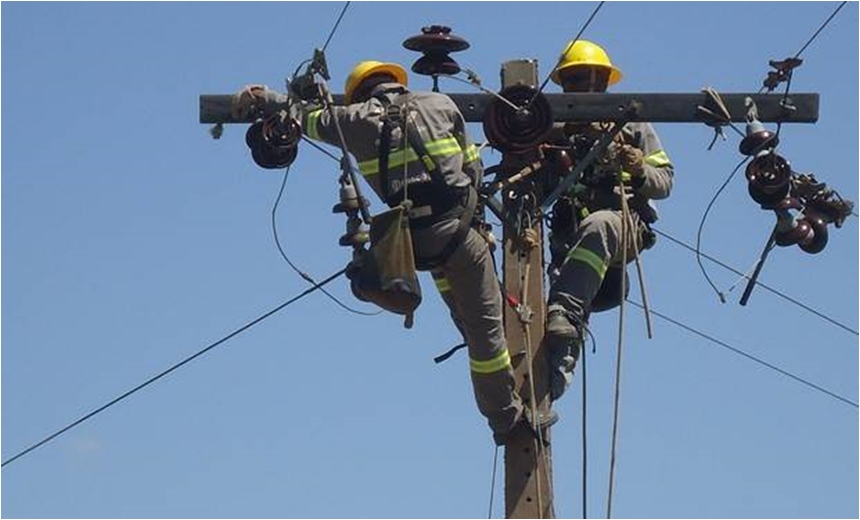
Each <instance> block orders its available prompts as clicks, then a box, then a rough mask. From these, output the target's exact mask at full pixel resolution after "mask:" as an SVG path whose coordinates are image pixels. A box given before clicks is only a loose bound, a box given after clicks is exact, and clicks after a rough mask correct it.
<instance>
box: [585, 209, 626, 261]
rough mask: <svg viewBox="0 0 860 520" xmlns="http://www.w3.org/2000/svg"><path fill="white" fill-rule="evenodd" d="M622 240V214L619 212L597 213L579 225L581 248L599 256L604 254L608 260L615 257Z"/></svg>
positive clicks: (606, 211)
mask: <svg viewBox="0 0 860 520" xmlns="http://www.w3.org/2000/svg"><path fill="white" fill-rule="evenodd" d="M620 239H621V214H620V213H619V212H617V211H612V210H599V211H595V212H594V213H591V214H590V215H588V216H587V217H585V218H584V219H583V220H582V222H580V224H579V241H578V244H579V246H581V247H586V248H588V249H589V250H591V251H593V252H594V253H597V254H600V253H604V254H605V255H606V257H607V258H612V257H614V256H615V254H616V253H617V251H618V248H619V244H620ZM601 250H602V251H601Z"/></svg>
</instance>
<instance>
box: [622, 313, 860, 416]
mask: <svg viewBox="0 0 860 520" xmlns="http://www.w3.org/2000/svg"><path fill="white" fill-rule="evenodd" d="M628 303H630V304H632V305H635V306H636V307H639V308H642V304H640V303H638V302H635V301H633V300H628ZM651 313H652V314H654V315H655V316H657V317H658V318H661V319H662V320H664V321H668V322H669V323H671V324H673V325H675V326H677V327H680V328H682V329H684V330H686V331H687V332H690V333H693V334H695V335H697V336H699V337H701V338H704V339H706V340H708V341H709V342H711V343H714V344H716V345H719V346H721V347H723V348H725V349H728V350H730V351H731V352H734V353H735V354H738V355H739V356H743V357H744V358H746V359H749V360H751V361H754V362H756V363H758V364H759V365H762V366H764V367H766V368H768V369H770V370H773V371H775V372H777V373H779V374H782V375H784V376H786V377H788V378H790V379H793V380H794V381H797V382H798V383H801V384H803V385H806V386H807V387H809V388H812V389H813V390H815V391H817V392H821V393H823V394H825V395H828V396H830V397H832V398H833V399H836V400H838V401H840V402H842V403H844V404H847V405H849V406H851V407H853V408H858V404H857V403H856V402H854V401H852V400H850V399H848V398H846V397H843V396H841V395H839V394H836V393H834V392H831V391H830V390H827V389H826V388H823V387H821V386H819V385H817V384H815V383H812V382H810V381H808V380H806V379H804V378H802V377H799V376H796V375H794V374H792V373H791V372H789V371H787V370H783V369H781V368H779V367H778V366H776V365H774V364H772V363H768V362H767V361H764V360H762V359H760V358H757V357H756V356H753V355H752V354H748V353H746V352H744V351H743V350H741V349H739V348H737V347H733V346H732V345H730V344H728V343H726V342H725V341H721V340H719V339H717V338H715V337H713V336H711V335H709V334H706V333H704V332H702V331H700V330H697V329H695V328H693V327H691V326H689V325H686V324H684V323H682V322H680V321H678V320H675V319H673V318H670V317H669V316H666V315H665V314H662V313H659V312H657V311H655V310H653V309H652V310H651Z"/></svg>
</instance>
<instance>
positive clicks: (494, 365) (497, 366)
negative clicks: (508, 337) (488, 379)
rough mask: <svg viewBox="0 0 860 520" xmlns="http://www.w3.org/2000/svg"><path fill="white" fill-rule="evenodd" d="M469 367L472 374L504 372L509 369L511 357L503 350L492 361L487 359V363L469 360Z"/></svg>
mask: <svg viewBox="0 0 860 520" xmlns="http://www.w3.org/2000/svg"><path fill="white" fill-rule="evenodd" d="M469 366H470V367H471V369H472V372H475V373H476V374H492V373H495V372H499V371H501V370H506V369H507V368H508V367H510V366H511V355H510V354H509V353H508V349H505V350H503V351H502V352H501V353H499V355H498V356H496V357H494V358H493V359H488V360H487V361H476V360H474V359H471V358H470V359H469Z"/></svg>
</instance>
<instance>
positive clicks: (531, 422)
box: [493, 406, 558, 446]
mask: <svg viewBox="0 0 860 520" xmlns="http://www.w3.org/2000/svg"><path fill="white" fill-rule="evenodd" d="M557 422H558V414H557V413H555V411H554V410H546V411H538V416H537V419H536V420H535V419H534V418H533V417H532V410H531V408H529V407H528V406H523V411H522V413H521V414H520V416H519V418H518V419H517V420H516V422H514V425H513V426H512V427H511V429H510V430H508V431H507V432H504V433H501V432H496V433H494V434H493V441H495V443H496V446H504V445H506V444H507V443H508V441H509V440H510V438H511V436H512V435H513V433H514V432H515V431H516V430H517V429H518V428H528V430H529V431H530V432H532V434H533V435H534V436H535V437H537V436H538V431H541V432H543V431H544V430H546V429H547V428H549V427H550V426H552V425H554V424H555V423H557Z"/></svg>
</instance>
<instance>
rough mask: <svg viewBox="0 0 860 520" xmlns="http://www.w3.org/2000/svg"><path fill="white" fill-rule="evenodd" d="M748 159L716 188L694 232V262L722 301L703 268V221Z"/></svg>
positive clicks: (721, 293)
mask: <svg viewBox="0 0 860 520" xmlns="http://www.w3.org/2000/svg"><path fill="white" fill-rule="evenodd" d="M749 160H750V158H749V157H745V158H744V160H743V161H741V162H739V163H738V165H737V166H736V167H735V169H734V170H732V173H731V174H729V176H728V178H727V179H726V180H725V181H724V182H723V184H722V186H720V189H718V190H717V192H716V193H715V194H714V196H713V197H711V202H709V203H708V207H707V209H705V213H704V214H702V218H701V220H700V221H699V230H698V231H697V232H696V249H695V251H696V263H698V264H699V270H701V271H702V274H703V275H704V276H705V280H707V281H708V284H710V286H711V288H712V289H713V290H714V292H716V293H717V296H719V298H720V301H721V302H722V303H726V295H725V294H723V292H722V291H720V290H719V289H718V288H717V286H716V285H715V284H714V282H713V280H711V277H710V276H708V271H707V270H706V269H705V266H704V265H703V264H702V254H701V246H702V230H703V229H704V228H705V222H706V221H707V220H708V213H710V212H711V208H712V207H713V206H714V203H716V202H717V199H718V198H719V197H720V194H721V193H722V192H723V190H725V189H726V186H728V185H729V182H731V180H732V179H734V177H735V175H736V174H737V173H738V171H739V170H740V169H741V166H743V165H744V164H746V162H747V161H749Z"/></svg>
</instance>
